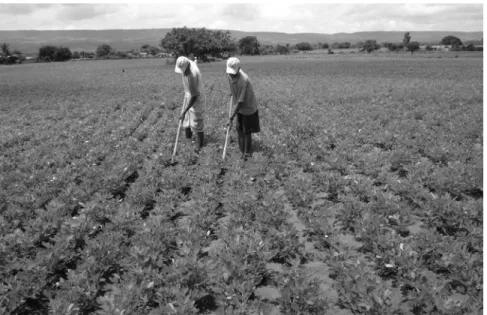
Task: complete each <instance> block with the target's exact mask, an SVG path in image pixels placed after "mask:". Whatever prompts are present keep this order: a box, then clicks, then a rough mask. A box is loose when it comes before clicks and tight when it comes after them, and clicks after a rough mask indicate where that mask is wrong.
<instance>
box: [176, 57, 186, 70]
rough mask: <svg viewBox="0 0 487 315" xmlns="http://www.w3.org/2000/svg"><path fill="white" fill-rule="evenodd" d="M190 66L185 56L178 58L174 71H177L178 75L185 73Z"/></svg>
mask: <svg viewBox="0 0 487 315" xmlns="http://www.w3.org/2000/svg"><path fill="white" fill-rule="evenodd" d="M188 65H189V59H188V58H186V57H184V56H181V57H179V58H178V60H176V67H175V68H174V71H176V73H184V71H186V68H187V67H188Z"/></svg>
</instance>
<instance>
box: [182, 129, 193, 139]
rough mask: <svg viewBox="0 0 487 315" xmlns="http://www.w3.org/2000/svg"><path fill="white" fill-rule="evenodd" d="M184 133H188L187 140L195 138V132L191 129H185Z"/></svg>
mask: <svg viewBox="0 0 487 315" xmlns="http://www.w3.org/2000/svg"><path fill="white" fill-rule="evenodd" d="M184 132H185V133H186V139H191V137H192V136H193V132H192V131H191V127H186V128H184Z"/></svg>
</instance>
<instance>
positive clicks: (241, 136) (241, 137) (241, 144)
mask: <svg viewBox="0 0 487 315" xmlns="http://www.w3.org/2000/svg"><path fill="white" fill-rule="evenodd" d="M237 133H238V147H239V149H240V152H242V154H244V153H245V135H244V132H243V130H237Z"/></svg>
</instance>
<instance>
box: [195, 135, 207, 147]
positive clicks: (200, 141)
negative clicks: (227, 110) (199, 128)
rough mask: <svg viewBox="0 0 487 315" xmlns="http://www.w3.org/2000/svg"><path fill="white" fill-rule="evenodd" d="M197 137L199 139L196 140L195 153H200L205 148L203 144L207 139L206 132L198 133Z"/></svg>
mask: <svg viewBox="0 0 487 315" xmlns="http://www.w3.org/2000/svg"><path fill="white" fill-rule="evenodd" d="M196 136H197V139H196V148H195V151H196V152H199V151H200V150H201V148H202V147H203V142H204V139H205V133H204V132H197V133H196Z"/></svg>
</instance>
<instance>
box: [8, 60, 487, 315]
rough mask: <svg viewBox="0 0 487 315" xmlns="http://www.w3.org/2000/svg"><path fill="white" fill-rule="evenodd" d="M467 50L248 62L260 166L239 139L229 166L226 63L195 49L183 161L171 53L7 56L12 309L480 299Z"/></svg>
mask: <svg viewBox="0 0 487 315" xmlns="http://www.w3.org/2000/svg"><path fill="white" fill-rule="evenodd" d="M385 55H387V57H384V56H385ZM443 56H446V55H443ZM469 56H470V55H469ZM469 56H467V55H465V56H464V55H463V54H459V57H458V58H455V57H454V56H452V57H451V58H446V57H445V58H441V59H440V58H429V57H430V55H425V56H421V55H417V54H415V55H413V56H410V55H392V54H384V55H382V54H376V55H374V54H371V55H368V54H367V55H366V54H350V55H348V54H343V55H316V54H313V55H308V54H303V55H290V56H278V57H270V56H269V57H242V58H241V62H242V69H244V71H245V72H246V73H248V74H249V76H250V78H251V80H252V83H253V86H254V90H255V92H256V95H257V98H258V101H259V113H260V117H261V123H262V132H261V133H260V134H258V135H256V136H255V137H254V139H255V140H254V143H255V148H256V153H255V154H254V156H253V158H252V159H250V160H249V161H247V162H244V161H242V160H241V159H240V158H239V154H238V152H237V151H238V146H237V145H236V143H235V142H232V143H231V144H230V147H229V150H228V152H229V153H228V157H227V159H226V160H225V161H224V162H221V153H222V148H223V144H224V138H225V124H226V117H227V115H228V107H227V104H228V97H227V93H228V83H227V82H226V76H225V73H224V70H225V65H224V62H218V63H211V64H201V65H200V69H201V71H202V73H203V78H204V83H205V87H206V92H207V114H206V121H205V125H206V130H205V132H206V144H205V147H204V148H203V150H202V152H201V154H200V156H199V157H197V156H195V155H194V153H192V150H191V147H192V145H193V144H192V143H191V142H189V141H187V140H185V139H183V138H180V141H181V142H180V145H179V146H178V154H177V156H176V160H177V161H178V164H177V165H175V166H169V165H168V164H167V161H168V160H169V159H170V157H171V154H172V148H173V145H174V139H175V136H176V127H177V117H178V114H179V111H180V107H181V103H182V96H183V95H182V84H181V81H180V80H181V78H180V77H179V75H177V74H175V73H174V70H173V66H172V65H166V63H165V62H164V61H163V60H156V59H151V60H113V61H86V62H67V63H52V64H26V65H20V66H16V67H2V72H1V73H0V79H1V81H2V82H3V83H2V93H1V94H0V104H1V105H0V152H1V155H0V162H1V163H0V174H1V177H0V188H1V189H0V211H1V212H0V227H1V230H2V234H1V236H0V237H1V244H3V246H2V247H0V251H1V252H0V257H1V258H0V274H1V278H2V279H4V280H3V282H2V285H1V286H0V312H1V313H6V314H47V313H48V312H49V311H51V312H53V313H55V314H57V313H59V314H61V313H63V314H65V313H69V314H92V313H98V314H122V312H123V313H124V314H156V313H157V314H160V313H164V314H193V313H203V314H232V312H233V313H234V314H260V312H263V313H264V314H267V313H269V314H277V313H278V312H280V313H282V314H298V313H300V314H328V313H329V314H332V313H339V314H353V313H355V314H360V313H364V314H394V313H395V314H430V313H431V312H436V313H437V314H460V313H464V314H468V313H474V312H476V311H479V310H481V309H482V303H483V300H482V290H483V289H482V279H483V270H482V263H483V258H482V255H483V248H482V242H483V241H482V229H483V219H482V213H483V208H482V201H483V186H482V180H483V177H482V176H483V175H482V173H483V164H482V145H483V133H482V128H483V120H482V110H483V108H482V106H483V105H482V104H483V94H482V91H483V86H482V85H483V83H482V59H481V58H473V57H469ZM233 139H234V140H236V135H235V134H233Z"/></svg>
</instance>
